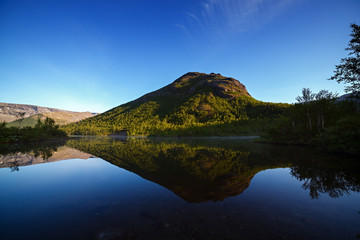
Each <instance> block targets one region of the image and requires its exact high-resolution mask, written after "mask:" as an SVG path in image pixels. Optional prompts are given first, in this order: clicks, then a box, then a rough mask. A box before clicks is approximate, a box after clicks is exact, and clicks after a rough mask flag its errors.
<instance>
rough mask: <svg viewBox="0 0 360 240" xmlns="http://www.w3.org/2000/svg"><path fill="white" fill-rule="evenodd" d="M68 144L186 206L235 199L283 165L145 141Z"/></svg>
mask: <svg viewBox="0 0 360 240" xmlns="http://www.w3.org/2000/svg"><path fill="white" fill-rule="evenodd" d="M67 145H69V146H71V147H75V148H77V149H80V150H81V151H85V152H89V153H91V154H93V155H95V156H97V157H100V158H102V159H104V160H106V161H108V162H110V163H112V164H114V165H117V166H119V167H121V168H124V169H126V170H128V171H131V172H133V173H135V174H137V175H139V176H141V177H143V178H145V179H147V180H150V181H152V182H155V183H157V184H160V185H162V186H164V187H165V188H167V189H169V190H171V191H173V192H174V193H175V194H176V195H178V196H180V197H181V198H183V199H184V200H186V201H188V202H203V201H221V200H224V199H225V198H227V197H230V196H236V195H238V194H240V193H242V192H243V191H244V190H245V189H246V188H247V187H248V186H249V184H250V181H251V179H252V178H253V176H254V175H255V174H256V173H258V172H259V171H261V170H264V169H268V168H273V167H279V166H282V165H280V164H277V165H274V164H269V163H266V162H261V159H260V158H259V159H260V161H259V160H257V159H256V158H255V159H251V161H250V155H251V154H250V153H249V152H246V151H241V150H233V149H225V148H222V147H208V146H192V145H188V144H182V143H165V142H160V143H154V142H151V141H148V140H145V139H137V140H131V141H128V142H126V143H123V142H120V141H116V140H108V141H106V140H104V139H103V140H101V141H100V140H99V141H94V140H86V139H83V140H79V141H73V140H71V141H69V142H67ZM255 154H256V153H255ZM254 156H255V155H254ZM250 162H251V164H250Z"/></svg>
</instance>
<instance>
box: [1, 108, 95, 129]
mask: <svg viewBox="0 0 360 240" xmlns="http://www.w3.org/2000/svg"><path fill="white" fill-rule="evenodd" d="M22 115H23V116H22ZM94 115H96V114H94V113H91V112H72V111H66V110H61V109H56V108H48V107H39V106H35V105H26V104H12V103H0V122H4V121H5V122H7V123H8V124H7V126H9V127H11V126H15V127H18V126H21V127H23V126H35V124H36V123H37V121H38V119H39V118H40V119H41V120H44V119H45V118H46V117H51V118H53V119H54V120H55V122H56V124H60V125H62V124H68V123H72V122H76V121H80V120H83V119H85V118H89V117H92V116H94ZM19 118H21V120H19Z"/></svg>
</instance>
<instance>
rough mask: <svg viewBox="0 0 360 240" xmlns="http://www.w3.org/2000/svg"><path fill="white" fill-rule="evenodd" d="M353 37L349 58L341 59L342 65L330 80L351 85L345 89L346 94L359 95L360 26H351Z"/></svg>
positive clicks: (348, 48)
mask: <svg viewBox="0 0 360 240" xmlns="http://www.w3.org/2000/svg"><path fill="white" fill-rule="evenodd" d="M350 27H351V28H352V32H351V34H350V36H351V37H352V38H351V40H350V42H349V44H348V47H347V48H346V49H345V50H347V51H349V53H348V57H346V58H343V59H341V63H340V64H339V65H337V66H336V70H335V71H334V76H332V77H331V78H330V80H336V81H337V82H338V83H340V82H343V83H347V84H350V85H349V86H347V87H346V88H345V91H346V92H352V93H356V94H359V92H360V26H359V25H357V24H355V23H354V24H351V25H350Z"/></svg>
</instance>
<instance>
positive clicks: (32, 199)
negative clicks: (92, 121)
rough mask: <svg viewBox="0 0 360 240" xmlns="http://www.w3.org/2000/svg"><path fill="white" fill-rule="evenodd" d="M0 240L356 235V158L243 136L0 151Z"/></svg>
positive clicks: (359, 180)
mask: <svg viewBox="0 0 360 240" xmlns="http://www.w3.org/2000/svg"><path fill="white" fill-rule="evenodd" d="M0 192H1V198H0V203H1V204H0V226H1V231H0V239H4V240H5V239H6V240H10V239H14V240H15V239H16V240H18V239H19V240H20V239H21V240H23V239H95V240H113V239H227V240H230V239H359V237H360V194H359V192H360V161H359V159H357V158H356V157H355V156H347V155H338V154H329V153H324V152H321V151H318V150H314V149H311V148H307V147H300V146H283V145H269V144H261V143H254V142H252V141H251V139H246V138H183V139H176V138H154V139H149V138H110V137H82V138H80V137H79V138H73V139H70V140H61V141H52V142H37V143H31V144H30V143H27V144H13V145H0Z"/></svg>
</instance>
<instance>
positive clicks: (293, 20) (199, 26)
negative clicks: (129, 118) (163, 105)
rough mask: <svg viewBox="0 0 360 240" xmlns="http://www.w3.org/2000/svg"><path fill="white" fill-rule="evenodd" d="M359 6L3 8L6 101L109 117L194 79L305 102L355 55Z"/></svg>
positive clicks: (249, 3) (251, 3) (158, 0)
mask: <svg viewBox="0 0 360 240" xmlns="http://www.w3.org/2000/svg"><path fill="white" fill-rule="evenodd" d="M354 22H355V23H357V24H359V23H360V1H359V0H341V1H340V0H237V1H236V0H197V1H194V0H151V1H150V0H131V1H125V0H124V1H122V0H118V1H116V0H101V1H100V0H99V1H90V0H86V1H85V0H84V1H76V0H59V1H56V0H43V1H35V0H34V1H31V0H24V1H21V0H0V93H1V94H0V102H10V103H23V104H35V105H40V106H47V107H56V108H61V109H67V110H74V111H87V110H89V111H93V112H102V111H106V110H108V109H110V108H112V107H115V106H118V105H120V104H123V103H126V102H128V101H130V100H133V99H136V98H138V97H140V96H141V95H143V94H145V93H147V92H149V91H154V90H156V89H158V88H161V87H163V86H164V85H167V84H169V83H171V82H172V81H174V80H175V79H176V78H178V77H180V76H181V75H183V74H184V73H186V72H190V71H197V72H205V73H211V72H215V73H221V74H222V75H224V76H229V77H234V78H236V79H238V80H239V81H240V82H242V83H243V84H245V86H246V87H247V89H248V91H249V92H250V94H251V95H252V96H253V97H255V98H256V99H259V100H263V101H271V102H289V103H291V102H295V97H296V96H297V95H299V94H300V92H301V89H302V88H303V87H309V88H311V89H312V90H313V91H319V90H320V89H327V90H330V91H334V92H338V93H339V94H343V93H344V92H343V88H344V86H343V85H341V84H338V83H336V82H334V81H328V80H327V79H328V78H329V77H330V76H331V75H332V73H333V70H334V69H335V65H336V64H338V63H339V62H340V59H341V58H342V57H345V56H346V54H347V53H346V51H345V50H344V48H345V47H346V46H347V43H348V41H349V39H350V37H349V33H350V28H349V25H350V23H354Z"/></svg>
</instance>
